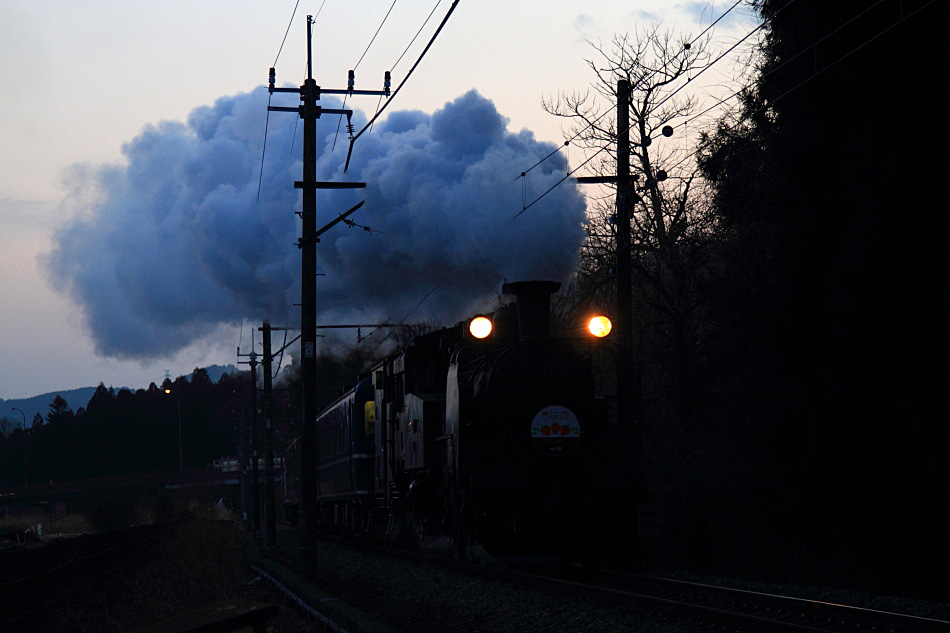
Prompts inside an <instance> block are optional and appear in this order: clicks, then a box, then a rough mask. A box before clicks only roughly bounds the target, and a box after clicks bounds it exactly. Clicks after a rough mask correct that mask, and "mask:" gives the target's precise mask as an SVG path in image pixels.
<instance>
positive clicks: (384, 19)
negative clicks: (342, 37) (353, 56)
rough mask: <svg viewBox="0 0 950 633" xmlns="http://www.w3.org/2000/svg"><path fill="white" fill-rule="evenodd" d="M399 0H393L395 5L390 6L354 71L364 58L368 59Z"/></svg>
mask: <svg viewBox="0 0 950 633" xmlns="http://www.w3.org/2000/svg"><path fill="white" fill-rule="evenodd" d="M398 1H399V0H393V3H392V4H391V5H389V11H387V12H386V15H384V16H383V21H382V22H380V23H379V27H377V29H376V33H374V34H373V37H372V39H371V40H370V41H369V44H367V45H366V50H365V51H363V54H362V55H360V59H359V61H358V62H356V66H353V70H356V69H357V68H359V67H360V64H361V63H362V62H363V58H364V57H366V53H368V52H369V49H370V47H371V46H372V45H373V42H375V41H376V36H377V35H379V32H380V31H381V30H382V29H383V25H384V24H386V20H387V19H388V18H389V14H390V13H392V11H393V7H394V6H396V3H397V2H398Z"/></svg>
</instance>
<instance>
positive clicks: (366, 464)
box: [316, 281, 632, 559]
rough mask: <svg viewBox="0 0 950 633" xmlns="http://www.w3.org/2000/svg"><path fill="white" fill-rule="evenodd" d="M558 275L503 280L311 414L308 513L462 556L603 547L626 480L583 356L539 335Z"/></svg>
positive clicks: (619, 517)
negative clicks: (498, 299) (474, 306)
mask: <svg viewBox="0 0 950 633" xmlns="http://www.w3.org/2000/svg"><path fill="white" fill-rule="evenodd" d="M559 286H560V284H559V283H558V282H550V281H526V282H517V283H509V284H505V285H504V286H503V288H502V292H503V293H505V294H514V295H516V297H517V300H516V302H515V303H514V304H511V305H508V306H504V307H502V308H500V309H499V310H497V311H496V312H495V313H494V314H493V315H488V316H484V317H478V318H476V319H471V320H469V321H466V322H463V323H460V324H458V325H456V326H454V327H451V328H445V329H442V330H438V331H434V332H430V333H428V334H424V335H422V336H418V337H416V339H415V340H414V341H413V344H412V345H410V346H409V347H408V348H407V349H405V350H404V351H402V352H400V353H398V354H396V355H394V356H391V357H389V358H387V359H385V360H383V361H381V362H379V363H378V364H376V365H375V366H374V367H373V368H372V370H371V371H370V372H369V374H368V375H366V376H364V377H362V379H361V380H360V381H359V383H358V384H357V385H356V387H355V388H353V389H351V390H350V391H348V392H347V393H345V394H344V395H342V396H341V397H340V398H339V399H338V400H337V401H336V402H334V403H333V404H332V405H330V406H329V407H328V408H327V409H325V410H324V411H323V412H322V413H321V414H319V416H318V417H317V460H316V462H317V487H318V496H317V516H318V520H319V521H320V522H321V523H322V524H325V525H332V526H335V527H336V528H338V529H340V530H343V531H346V532H349V533H356V534H364V535H371V536H375V537H379V538H382V539H384V540H389V541H394V542H400V543H403V544H414V545H415V546H417V547H421V548H424V549H443V550H447V551H450V552H452V553H454V554H455V555H457V556H462V557H466V558H470V557H473V556H474V555H475V554H476V553H478V552H479V551H480V550H483V551H484V552H485V553H487V554H488V555H489V556H492V557H495V558H499V559H501V558H505V557H508V558H509V559H512V558H513V557H525V556H527V557H537V556H543V557H548V556H560V557H567V558H571V557H589V556H591V555H596V551H595V548H594V546H600V547H603V548H606V549H609V548H611V547H614V546H616V539H617V538H618V537H622V536H623V529H624V515H625V511H624V510H622V508H625V507H626V505H625V504H624V500H625V498H626V499H630V498H632V495H631V494H630V488H629V485H630V482H631V481H632V479H631V478H630V477H629V466H628V465H627V460H626V459H625V456H624V455H618V454H617V447H618V446H622V445H623V442H622V441H621V442H618V438H619V436H620V434H619V433H618V429H616V428H613V427H612V426H611V425H610V424H608V420H607V407H606V404H605V401H604V400H603V399H600V398H597V397H596V396H595V393H594V380H593V376H592V373H591V368H590V366H589V363H588V362H587V361H586V360H585V358H584V357H583V356H582V355H581V354H579V353H578V352H577V351H575V349H574V348H573V347H572V346H571V345H570V344H569V343H566V342H562V341H558V340H555V339H554V338H552V337H551V336H550V295H551V293H553V292H556V291H557V289H558V288H559ZM485 319H487V321H486V320H485ZM473 323H474V325H476V326H477V325H479V324H481V325H483V326H484V325H488V326H490V333H489V334H481V333H479V334H478V336H483V338H481V339H479V338H476V335H473V334H471V333H470V331H469V326H470V325H472V324H473Z"/></svg>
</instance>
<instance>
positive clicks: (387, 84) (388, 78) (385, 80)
mask: <svg viewBox="0 0 950 633" xmlns="http://www.w3.org/2000/svg"><path fill="white" fill-rule="evenodd" d="M390 86H392V77H391V76H390V75H389V71H388V70H387V71H386V72H385V73H384V74H383V90H384V91H385V92H386V96H387V97H388V96H389V88H390Z"/></svg>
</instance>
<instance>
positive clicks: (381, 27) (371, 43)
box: [330, 0, 399, 152]
mask: <svg viewBox="0 0 950 633" xmlns="http://www.w3.org/2000/svg"><path fill="white" fill-rule="evenodd" d="M398 1H399V0H393V3H392V4H391V5H389V10H388V11H386V15H384V16H383V20H382V21H381V22H380V23H379V26H378V27H376V32H375V33H373V37H372V38H370V40H369V44H367V45H366V50H364V51H363V54H362V55H360V58H359V60H358V61H357V62H356V64H355V65H354V66H353V70H354V71H355V70H356V69H357V68H359V67H360V64H362V63H363V58H364V57H366V53H368V52H369V49H370V48H371V47H372V46H373V42H375V41H376V36H378V35H379V32H380V31H382V30H383V25H384V24H386V20H387V19H389V14H390V13H392V12H393V7H395V6H396V3H397V2H398ZM348 96H349V95H344V96H343V107H344V108H346V99H347V97H348ZM380 99H382V97H380ZM342 123H343V115H342V114H341V115H340V116H339V117H338V118H337V122H336V132H335V133H334V135H333V145H331V146H330V151H331V152H332V151H333V150H334V149H336V139H337V137H338V136H339V134H340V125H341V124H342Z"/></svg>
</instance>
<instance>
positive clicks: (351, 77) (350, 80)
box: [346, 70, 356, 92]
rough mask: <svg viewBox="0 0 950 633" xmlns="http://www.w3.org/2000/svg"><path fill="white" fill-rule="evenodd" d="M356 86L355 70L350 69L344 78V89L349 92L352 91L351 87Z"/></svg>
mask: <svg viewBox="0 0 950 633" xmlns="http://www.w3.org/2000/svg"><path fill="white" fill-rule="evenodd" d="M355 86H356V71H353V70H351V71H350V72H349V73H348V74H347V79H346V89H347V90H349V91H350V92H353V88H354V87H355Z"/></svg>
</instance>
